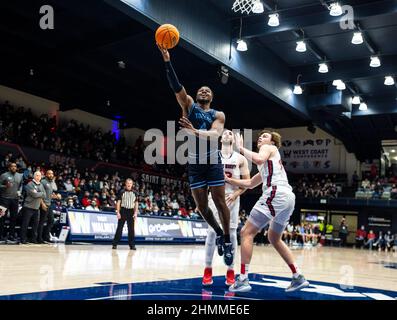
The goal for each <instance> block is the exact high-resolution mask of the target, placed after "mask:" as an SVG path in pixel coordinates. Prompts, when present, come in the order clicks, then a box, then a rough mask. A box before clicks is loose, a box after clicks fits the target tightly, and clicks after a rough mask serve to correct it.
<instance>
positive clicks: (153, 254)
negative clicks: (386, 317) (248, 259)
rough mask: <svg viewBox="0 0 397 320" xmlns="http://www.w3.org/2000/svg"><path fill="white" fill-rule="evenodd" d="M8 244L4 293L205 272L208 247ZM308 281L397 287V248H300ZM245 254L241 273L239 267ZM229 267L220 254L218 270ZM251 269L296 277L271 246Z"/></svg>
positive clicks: (0, 266)
mask: <svg viewBox="0 0 397 320" xmlns="http://www.w3.org/2000/svg"><path fill="white" fill-rule="evenodd" d="M137 248H138V250H137V251H130V250H128V247H127V246H119V249H118V250H117V251H116V250H111V246H108V245H19V246H18V245H2V246H0V295H9V294H17V293H30V292H40V291H51V290H60V289H71V288H82V287H94V286H99V284H98V283H105V282H116V283H137V282H148V281H164V280H174V279H184V278H195V277H201V276H202V272H203V261H204V246H202V245H183V246H179V245H153V246H151V245H138V247H137ZM294 255H295V257H296V258H297V263H298V264H299V266H300V267H301V269H302V270H303V271H304V274H305V276H306V278H307V279H308V280H312V281H324V282H327V283H334V284H340V283H348V284H352V285H354V286H362V287H367V288H374V289H382V290H392V291H397V269H396V265H397V253H390V252H389V253H385V252H378V251H368V250H359V249H349V248H347V249H345V248H336V247H315V248H304V249H296V250H294ZM239 263H240V259H239V256H238V258H237V264H236V266H237V267H236V272H237V273H238V271H239ZM224 272H225V267H224V266H223V262H222V260H221V258H220V257H218V256H217V255H216V253H215V259H214V275H223V274H224ZM250 272H252V273H257V274H263V275H268V276H280V277H290V271H289V269H288V268H287V267H286V266H285V264H284V262H283V261H282V260H281V258H280V257H279V256H278V255H277V253H276V252H275V251H274V249H273V248H272V247H271V246H260V247H258V246H255V248H254V256H253V260H252V263H251V265H250Z"/></svg>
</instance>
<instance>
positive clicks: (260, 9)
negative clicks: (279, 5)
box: [252, 0, 265, 14]
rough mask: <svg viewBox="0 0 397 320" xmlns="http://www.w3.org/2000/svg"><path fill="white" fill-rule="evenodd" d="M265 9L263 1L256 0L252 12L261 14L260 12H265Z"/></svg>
mask: <svg viewBox="0 0 397 320" xmlns="http://www.w3.org/2000/svg"><path fill="white" fill-rule="evenodd" d="M264 11H265V8H264V7H263V3H262V1H261V0H256V1H255V2H254V5H253V6H252V12H253V13H257V14H260V13H263V12H264Z"/></svg>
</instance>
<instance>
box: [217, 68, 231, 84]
mask: <svg viewBox="0 0 397 320" xmlns="http://www.w3.org/2000/svg"><path fill="white" fill-rule="evenodd" d="M219 77H220V80H221V83H222V84H225V85H226V84H227V83H228V81H229V69H228V68H226V67H225V66H221V68H220V70H219Z"/></svg>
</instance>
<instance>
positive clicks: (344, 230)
mask: <svg viewBox="0 0 397 320" xmlns="http://www.w3.org/2000/svg"><path fill="white" fill-rule="evenodd" d="M348 235H349V230H348V227H347V224H346V221H345V219H344V218H343V219H342V222H341V224H340V227H339V238H340V240H341V242H340V244H341V246H342V247H345V246H346V241H347V236H348Z"/></svg>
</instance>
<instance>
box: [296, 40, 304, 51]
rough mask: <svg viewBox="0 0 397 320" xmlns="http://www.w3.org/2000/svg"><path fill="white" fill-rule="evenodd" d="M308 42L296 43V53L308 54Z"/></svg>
mask: <svg viewBox="0 0 397 320" xmlns="http://www.w3.org/2000/svg"><path fill="white" fill-rule="evenodd" d="M306 50H307V47H306V42H305V41H304V40H300V41H297V42H296V51H298V52H306Z"/></svg>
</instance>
